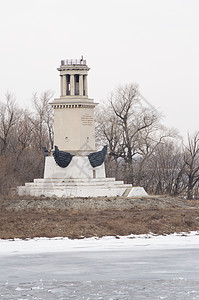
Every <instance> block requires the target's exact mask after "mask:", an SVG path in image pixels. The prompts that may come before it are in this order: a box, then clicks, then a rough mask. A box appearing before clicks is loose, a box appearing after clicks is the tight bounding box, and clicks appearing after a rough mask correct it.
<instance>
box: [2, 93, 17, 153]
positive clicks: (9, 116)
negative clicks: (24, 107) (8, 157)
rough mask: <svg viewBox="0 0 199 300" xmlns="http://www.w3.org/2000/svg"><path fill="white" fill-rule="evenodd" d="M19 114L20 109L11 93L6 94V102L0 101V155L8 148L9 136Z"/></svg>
mask: <svg viewBox="0 0 199 300" xmlns="http://www.w3.org/2000/svg"><path fill="white" fill-rule="evenodd" d="M19 116H20V110H19V108H18V107H17V105H16V101H15V98H14V97H13V95H12V94H11V93H7V94H6V102H5V103H4V102H1V103H0V155H3V154H4V155H5V154H6V150H7V149H8V148H9V137H10V135H11V134H12V131H13V128H14V126H15V124H16V123H17V121H18V119H19Z"/></svg>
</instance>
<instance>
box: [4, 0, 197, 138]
mask: <svg viewBox="0 0 199 300" xmlns="http://www.w3.org/2000/svg"><path fill="white" fill-rule="evenodd" d="M0 3H1V7H0V23H1V26H0V40H1V56H0V82H1V89H0V99H1V100H2V99H3V98H4V95H5V93H6V91H10V92H12V93H13V94H14V95H15V96H16V98H17V102H18V103H19V104H20V106H22V107H29V106H30V105H31V97H32V93H33V92H35V91H38V92H42V91H44V90H47V89H52V90H53V91H55V97H57V96H59V73H58V71H57V70H56V68H57V67H59V65H60V60H61V59H66V58H80V57H81V55H84V58H85V59H86V60H87V63H88V65H89V67H90V68H91V70H90V72H89V96H90V97H91V98H94V99H95V101H96V102H101V101H102V100H106V99H107V97H108V95H109V94H110V92H112V91H113V90H114V89H115V87H117V86H118V85H119V84H125V83H131V82H136V83H138V84H139V88H140V92H141V94H142V95H143V96H144V97H145V98H146V99H147V100H148V101H149V102H150V103H151V104H152V105H154V106H155V107H156V108H158V109H159V110H160V111H161V112H163V114H164V115H165V116H166V118H165V121H164V122H165V124H166V125H167V126H171V127H173V126H174V127H176V128H177V129H179V131H180V133H181V134H183V135H184V136H185V135H186V132H187V131H188V130H189V131H190V132H194V131H196V130H199V125H198V111H199V110H198V107H199V101H198V100H199V82H198V70H199V38H198V36H199V17H198V15H199V1H198V0H100V1H98V0H84V1H82V0H75V1H72V0H71V1H69V0H17V1H16V0H6V1H3V0H0Z"/></svg>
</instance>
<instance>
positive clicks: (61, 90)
mask: <svg viewBox="0 0 199 300" xmlns="http://www.w3.org/2000/svg"><path fill="white" fill-rule="evenodd" d="M60 93H61V96H63V76H62V75H60Z"/></svg>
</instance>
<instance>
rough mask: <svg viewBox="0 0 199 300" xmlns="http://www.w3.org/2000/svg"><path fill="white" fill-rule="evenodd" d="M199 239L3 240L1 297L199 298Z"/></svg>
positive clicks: (194, 236)
mask: <svg viewBox="0 0 199 300" xmlns="http://www.w3.org/2000/svg"><path fill="white" fill-rule="evenodd" d="M198 239H199V237H198V234H197V233H191V234H190V235H187V236H185V235H183V236H178V235H175V236H174V235H173V236H166V237H158V236H155V237H154V236H139V237H133V236H131V237H128V238H127V237H124V238H120V239H115V238H113V237H106V238H104V239H86V240H81V241H77V240H74V241H70V240H68V239H54V240H49V239H35V240H30V241H19V240H17V241H0V299H3V300H5V299H9V300H12V299H13V300H15V299H18V300H21V299H23V300H25V299H27V300H29V299H44V300H48V299H49V300H51V299H53V300H54V299H63V300H64V299H76V300H80V299H87V300H124V299H125V300H130V299H133V300H136V299H139V300H144V299H150V300H156V299H167V300H168V299H169V300H184V299H185V300H186V299H187V300H189V299H198V300H199V241H198Z"/></svg>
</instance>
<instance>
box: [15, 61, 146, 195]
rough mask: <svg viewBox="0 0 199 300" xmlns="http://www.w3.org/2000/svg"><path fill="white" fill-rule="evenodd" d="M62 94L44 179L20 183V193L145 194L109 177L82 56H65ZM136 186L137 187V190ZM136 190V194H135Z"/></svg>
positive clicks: (56, 103) (56, 108) (56, 106)
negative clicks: (97, 137) (98, 141)
mask: <svg viewBox="0 0 199 300" xmlns="http://www.w3.org/2000/svg"><path fill="white" fill-rule="evenodd" d="M58 71H59V72H60V81H61V86H60V89H61V95H60V98H57V99H54V101H52V102H51V103H50V104H51V105H52V106H53V108H54V147H55V150H54V151H52V153H51V155H49V156H46V157H45V170H44V178H43V179H35V180H34V182H32V183H26V184H25V186H20V187H18V193H19V195H32V196H41V195H43V196H46V197H47V196H48V197H49V196H57V197H98V196H108V197H113V196H126V197H128V196H129V197H133V196H136V197H138V196H146V195H147V193H146V192H145V191H144V189H143V188H140V187H136V188H132V185H130V184H124V183H123V181H115V178H106V174H105V167H104V162H103V161H104V157H105V153H106V149H105V148H104V149H103V150H102V151H99V152H98V151H97V152H96V149H95V122H94V108H95V106H96V105H97V103H94V101H93V99H89V98H88V84H87V77H88V71H89V68H88V66H87V64H86V61H85V60H84V59H83V58H82V59H79V60H78V59H75V60H72V59H70V60H69V59H68V60H62V61H61V66H60V67H59V68H58ZM134 189H136V190H135V191H136V192H135V193H134ZM134 194H135V195H134Z"/></svg>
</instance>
